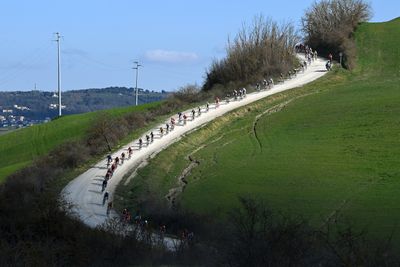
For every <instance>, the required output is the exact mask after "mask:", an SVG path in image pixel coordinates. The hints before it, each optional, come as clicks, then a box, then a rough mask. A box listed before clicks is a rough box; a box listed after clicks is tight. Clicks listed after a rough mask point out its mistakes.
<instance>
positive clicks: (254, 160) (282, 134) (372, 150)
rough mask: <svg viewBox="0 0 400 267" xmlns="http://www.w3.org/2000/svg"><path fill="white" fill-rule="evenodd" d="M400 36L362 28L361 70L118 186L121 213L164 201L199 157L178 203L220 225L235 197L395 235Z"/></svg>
mask: <svg viewBox="0 0 400 267" xmlns="http://www.w3.org/2000/svg"><path fill="white" fill-rule="evenodd" d="M399 29H400V19H396V20H393V21H390V22H386V23H366V24H363V25H361V26H360V27H359V29H358V30H357V34H356V40H357V41H356V44H357V49H358V66H357V69H356V70H354V71H352V72H348V71H344V70H336V71H334V72H332V73H330V74H328V75H326V76H325V77H323V78H322V79H320V80H318V81H316V82H314V83H312V84H309V85H307V86H305V87H302V88H299V89H295V90H291V91H287V92H284V93H281V94H278V95H275V96H273V97H270V98H268V99H264V100H261V101H258V102H257V103H254V104H251V105H249V106H247V107H245V108H241V109H239V110H236V111H234V112H231V113H229V114H227V115H226V116H224V117H223V118H219V119H217V120H215V121H213V122H212V123H210V124H208V125H207V126H206V127H203V128H201V129H200V130H198V131H196V132H194V133H192V134H189V135H188V136H185V137H184V138H183V139H182V141H180V142H179V143H177V144H175V145H173V146H171V147H169V148H168V149H166V150H164V151H163V152H161V153H160V154H159V155H158V156H156V157H155V158H154V159H152V160H151V161H150V164H149V165H147V166H146V167H144V168H143V169H141V170H140V171H139V174H138V176H137V177H135V179H133V180H132V182H131V183H130V184H129V185H128V186H123V185H120V186H119V188H118V194H119V195H121V196H123V200H119V204H118V205H121V206H127V207H131V208H132V209H133V210H135V209H137V208H138V206H140V205H141V203H143V202H144V201H148V200H149V199H158V200H160V201H163V202H166V201H167V200H166V199H165V196H166V194H167V193H168V191H169V190H170V189H172V188H174V187H177V186H178V183H177V177H178V176H179V175H180V174H181V173H182V171H183V170H184V169H185V168H187V167H188V166H189V164H190V162H189V160H188V155H192V157H193V158H195V159H196V160H198V161H199V162H200V164H199V165H198V166H196V167H194V168H193V169H192V171H191V174H190V175H189V176H188V177H187V178H186V180H187V181H188V184H187V186H186V188H185V190H184V192H183V193H182V194H180V195H179V196H178V201H179V203H180V205H181V206H182V207H183V208H184V209H187V210H191V211H195V212H197V213H201V214H208V215H211V216H216V217H221V218H223V217H224V216H225V214H226V213H225V212H226V211H228V210H230V209H231V208H233V207H235V206H236V204H237V203H238V196H252V197H256V198H260V199H262V200H264V201H265V203H267V205H268V206H269V207H270V208H272V209H274V210H279V211H283V212H287V213H290V214H296V215H301V216H304V217H305V218H307V219H308V220H310V222H311V223H312V224H313V225H317V226H318V225H322V224H323V223H324V222H325V221H326V220H328V219H329V218H332V217H333V216H335V215H336V214H341V215H343V217H345V218H348V219H349V220H351V221H352V222H353V223H355V224H356V225H358V226H360V227H364V226H366V227H368V229H369V230H370V232H372V233H374V234H389V233H390V232H391V230H393V228H394V227H395V226H396V225H397V223H398V222H399V220H400V205H399V203H400V116H399V114H400V105H399V103H400V87H399V84H400V64H399V62H400V53H399V46H398V44H399V43H400V30H399ZM288 101H289V102H288ZM282 103H283V104H282ZM279 104H282V105H283V107H280V108H279V110H278V111H277V112H271V113H267V114H264V115H262V116H260V117H259V119H257V116H258V115H260V114H262V113H263V112H264V111H265V110H268V109H269V108H270V107H274V106H275V107H276V106H277V105H279ZM255 122H256V123H255ZM397 239H399V238H397Z"/></svg>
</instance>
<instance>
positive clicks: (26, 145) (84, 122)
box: [0, 102, 161, 182]
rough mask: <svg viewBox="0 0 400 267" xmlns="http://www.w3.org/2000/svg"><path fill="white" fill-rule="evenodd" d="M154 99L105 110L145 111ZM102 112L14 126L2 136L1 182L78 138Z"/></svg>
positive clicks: (0, 141)
mask: <svg viewBox="0 0 400 267" xmlns="http://www.w3.org/2000/svg"><path fill="white" fill-rule="evenodd" d="M160 103H161V102H154V103H150V104H144V105H139V106H137V107H136V106H131V107H123V108H117V109H112V110H107V111H104V112H106V113H108V114H110V115H111V116H121V115H123V114H126V113H128V112H133V111H143V110H147V109H149V108H152V107H156V106H158V105H160ZM101 114H102V113H101V112H100V111H98V112H90V113H84V114H76V115H69V116H63V117H61V118H59V119H56V120H54V121H51V122H49V123H45V124H40V125H34V126H32V127H28V128H24V129H19V130H15V131H13V132H10V133H8V134H5V135H1V136H0V182H1V181H2V180H3V179H5V178H6V177H7V175H9V174H11V173H13V172H15V171H17V170H19V169H21V168H23V167H24V166H26V165H28V164H29V163H31V162H32V160H34V159H36V158H37V157H39V156H41V155H44V154H46V153H47V152H49V151H50V150H52V149H54V148H55V147H56V146H57V145H60V144H61V143H64V142H67V141H72V140H77V139H79V138H81V137H83V136H84V135H85V134H86V131H87V130H88V129H89V127H90V126H91V125H92V123H93V120H94V119H95V118H97V117H98V116H99V115H101Z"/></svg>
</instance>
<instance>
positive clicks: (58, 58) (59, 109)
mask: <svg viewBox="0 0 400 267" xmlns="http://www.w3.org/2000/svg"><path fill="white" fill-rule="evenodd" d="M55 35H56V38H57V39H56V40H54V41H56V42H57V89H58V116H59V117H61V66H60V60H61V58H60V37H61V36H60V33H59V32H56V33H55Z"/></svg>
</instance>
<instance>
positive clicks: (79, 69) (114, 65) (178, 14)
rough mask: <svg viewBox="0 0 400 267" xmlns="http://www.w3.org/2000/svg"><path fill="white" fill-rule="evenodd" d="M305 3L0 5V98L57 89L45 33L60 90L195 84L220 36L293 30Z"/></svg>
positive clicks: (387, 2) (220, 46)
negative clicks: (288, 26)
mask: <svg viewBox="0 0 400 267" xmlns="http://www.w3.org/2000/svg"><path fill="white" fill-rule="evenodd" d="M312 2H313V1H312V0H296V1H289V0H280V1H267V0H248V1H244V0H230V1H228V0H221V1H217V0H213V1H211V0H202V1H188V0H186V1H184V0H163V1H161V0H159V1H154V0H153V1H143V0H142V1H136V0H113V1H112V0H79V1H78V0H64V1H61V0H35V1H33V0H25V1H23V0H1V2H0V25H1V27H0V91H10V90H22V91H25V90H32V89H33V88H34V85H35V84H36V86H37V89H39V90H46V91H54V90H55V88H56V86H57V76H56V74H57V69H56V64H57V61H56V60H57V58H56V56H57V50H56V48H57V47H56V43H55V42H53V41H52V40H53V39H54V35H53V33H54V32H56V31H58V32H60V33H61V34H62V36H63V39H62V40H61V45H62V54H61V57H62V88H63V90H74V89H82V88H102V87H107V86H128V87H133V86H134V80H135V75H134V71H133V70H132V67H133V61H135V60H139V61H140V63H141V64H142V65H143V66H144V67H143V68H141V69H140V71H139V87H143V88H146V89H150V90H157V91H159V90H167V91H171V90H175V89H177V88H179V87H180V86H183V85H185V84H188V83H198V84H201V83H202V81H203V77H204V73H205V70H206V68H207V67H208V66H209V64H210V62H211V61H212V59H213V58H221V57H223V56H224V46H225V43H226V40H227V37H228V36H234V35H235V33H236V32H237V31H238V29H239V28H240V27H241V25H242V23H243V22H251V20H252V18H253V17H254V16H255V15H257V14H263V15H264V16H270V17H272V18H273V19H274V20H276V21H278V22H283V21H286V22H288V21H291V22H293V23H294V24H295V25H296V26H299V23H300V22H299V21H300V18H301V16H302V14H303V13H304V10H305V9H306V8H307V7H309V6H310V5H311V3H312ZM370 3H371V5H372V7H373V10H374V16H373V19H372V21H386V20H390V19H393V18H395V17H397V16H399V15H400V14H399V11H400V1H398V0H374V1H371V2H370Z"/></svg>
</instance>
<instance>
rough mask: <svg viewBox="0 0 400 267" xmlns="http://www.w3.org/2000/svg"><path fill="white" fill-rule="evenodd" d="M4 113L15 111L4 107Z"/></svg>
mask: <svg viewBox="0 0 400 267" xmlns="http://www.w3.org/2000/svg"><path fill="white" fill-rule="evenodd" d="M3 113H13V110H12V109H3Z"/></svg>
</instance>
